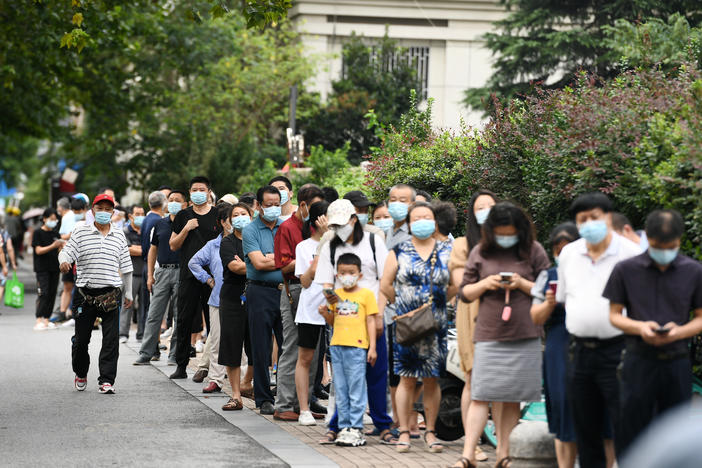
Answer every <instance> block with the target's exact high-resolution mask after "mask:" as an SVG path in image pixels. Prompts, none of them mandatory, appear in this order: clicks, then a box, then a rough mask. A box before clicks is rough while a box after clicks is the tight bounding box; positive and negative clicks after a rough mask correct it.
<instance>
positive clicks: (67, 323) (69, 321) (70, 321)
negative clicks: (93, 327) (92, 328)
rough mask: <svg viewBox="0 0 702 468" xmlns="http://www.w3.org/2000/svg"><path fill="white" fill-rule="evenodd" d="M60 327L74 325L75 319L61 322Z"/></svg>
mask: <svg viewBox="0 0 702 468" xmlns="http://www.w3.org/2000/svg"><path fill="white" fill-rule="evenodd" d="M61 326H62V327H65V328H68V327H75V326H76V321H75V320H74V319H68V320H66V321H65V322H63V323H62V324H61Z"/></svg>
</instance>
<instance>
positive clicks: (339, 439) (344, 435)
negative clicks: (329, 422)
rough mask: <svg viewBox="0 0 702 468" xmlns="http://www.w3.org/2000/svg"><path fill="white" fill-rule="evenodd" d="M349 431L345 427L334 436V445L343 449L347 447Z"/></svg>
mask: <svg viewBox="0 0 702 468" xmlns="http://www.w3.org/2000/svg"><path fill="white" fill-rule="evenodd" d="M349 431H350V429H349V428H348V427H345V428H343V429H342V430H340V431H339V433H338V434H337V435H336V440H335V442H336V445H341V446H344V447H345V446H347V445H348V441H349Z"/></svg>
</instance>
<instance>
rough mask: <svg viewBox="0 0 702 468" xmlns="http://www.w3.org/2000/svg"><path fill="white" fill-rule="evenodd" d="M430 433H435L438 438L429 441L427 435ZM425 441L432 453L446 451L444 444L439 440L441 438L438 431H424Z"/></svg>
mask: <svg viewBox="0 0 702 468" xmlns="http://www.w3.org/2000/svg"><path fill="white" fill-rule="evenodd" d="M429 434H434V438H435V439H436V441H434V442H432V443H431V444H430V443H429V442H427V436H428V435H429ZM424 443H425V444H427V447H429V451H430V452H431V453H441V452H443V451H444V444H442V443H441V442H439V438H438V437H436V432H434V431H426V432H425V433H424Z"/></svg>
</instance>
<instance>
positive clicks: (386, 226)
mask: <svg viewBox="0 0 702 468" xmlns="http://www.w3.org/2000/svg"><path fill="white" fill-rule="evenodd" d="M373 224H374V225H375V226H377V227H378V228H379V229H382V230H383V231H385V232H388V231H389V230H390V229H392V225H393V222H392V219H390V218H381V219H376V220H375V221H373Z"/></svg>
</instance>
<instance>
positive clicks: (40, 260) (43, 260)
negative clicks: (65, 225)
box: [32, 229, 59, 272]
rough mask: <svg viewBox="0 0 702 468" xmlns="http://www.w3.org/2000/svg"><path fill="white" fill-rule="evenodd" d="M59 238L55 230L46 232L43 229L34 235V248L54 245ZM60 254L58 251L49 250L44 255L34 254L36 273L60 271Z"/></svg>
mask: <svg viewBox="0 0 702 468" xmlns="http://www.w3.org/2000/svg"><path fill="white" fill-rule="evenodd" d="M58 238H59V234H58V232H56V231H54V230H51V231H45V230H43V229H37V230H35V231H34V234H32V248H36V247H46V246H47V245H51V244H53V243H54V241H55V240H56V239H58ZM58 252H59V251H58V249H52V250H49V251H48V252H46V253H45V254H44V255H39V254H37V253H36V252H34V271H36V272H47V271H59V263H58Z"/></svg>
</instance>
